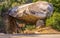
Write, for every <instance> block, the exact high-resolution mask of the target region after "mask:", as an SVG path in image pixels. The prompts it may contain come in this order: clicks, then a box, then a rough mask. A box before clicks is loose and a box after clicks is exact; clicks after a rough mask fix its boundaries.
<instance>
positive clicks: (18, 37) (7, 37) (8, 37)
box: [0, 33, 60, 38]
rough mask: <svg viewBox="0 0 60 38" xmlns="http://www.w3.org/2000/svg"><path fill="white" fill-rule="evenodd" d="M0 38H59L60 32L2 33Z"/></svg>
mask: <svg viewBox="0 0 60 38" xmlns="http://www.w3.org/2000/svg"><path fill="white" fill-rule="evenodd" d="M0 38H60V34H41V35H22V34H14V35H12V34H2V33H0Z"/></svg>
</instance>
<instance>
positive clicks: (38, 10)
mask: <svg viewBox="0 0 60 38" xmlns="http://www.w3.org/2000/svg"><path fill="white" fill-rule="evenodd" d="M8 14H9V15H10V16H12V17H14V18H16V19H19V20H24V21H25V22H29V23H36V25H37V26H39V25H44V21H43V20H45V19H46V18H47V17H50V16H51V15H52V14H53V5H52V4H50V3H48V2H45V1H39V2H35V3H30V4H25V5H21V6H16V7H13V8H12V9H10V10H9V12H8Z"/></svg>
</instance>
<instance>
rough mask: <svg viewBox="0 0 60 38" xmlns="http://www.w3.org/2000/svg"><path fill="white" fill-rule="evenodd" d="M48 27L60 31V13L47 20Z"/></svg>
mask: <svg viewBox="0 0 60 38" xmlns="http://www.w3.org/2000/svg"><path fill="white" fill-rule="evenodd" d="M46 26H52V27H53V28H54V29H57V30H60V13H57V12H55V13H54V14H53V16H52V17H50V18H49V19H47V20H46Z"/></svg>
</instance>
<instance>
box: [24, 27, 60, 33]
mask: <svg viewBox="0 0 60 38" xmlns="http://www.w3.org/2000/svg"><path fill="white" fill-rule="evenodd" d="M24 34H60V32H59V31H57V30H54V29H52V28H51V27H44V28H36V29H34V30H25V31H24Z"/></svg>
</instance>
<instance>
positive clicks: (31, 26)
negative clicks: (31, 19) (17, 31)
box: [25, 24, 35, 30]
mask: <svg viewBox="0 0 60 38" xmlns="http://www.w3.org/2000/svg"><path fill="white" fill-rule="evenodd" d="M25 29H28V30H33V29H35V25H30V24H27V25H26V28H25Z"/></svg>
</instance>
